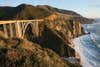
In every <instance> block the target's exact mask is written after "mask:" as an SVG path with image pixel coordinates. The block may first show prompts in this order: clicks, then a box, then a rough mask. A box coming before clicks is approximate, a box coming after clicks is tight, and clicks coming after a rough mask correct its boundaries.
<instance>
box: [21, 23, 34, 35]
mask: <svg viewBox="0 0 100 67" xmlns="http://www.w3.org/2000/svg"><path fill="white" fill-rule="evenodd" d="M33 24H34V23H32V22H29V23H26V24H25V25H24V26H23V27H24V28H23V30H22V36H23V37H25V32H26V31H27V28H28V27H31V32H33V31H32V29H33ZM29 31H30V30H29Z"/></svg>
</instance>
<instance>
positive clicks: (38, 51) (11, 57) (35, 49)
mask: <svg viewBox="0 0 100 67" xmlns="http://www.w3.org/2000/svg"><path fill="white" fill-rule="evenodd" d="M73 66H74V67H81V66H80V65H79V64H72V63H70V62H68V61H64V60H63V59H61V57H60V56H59V55H57V54H56V53H55V52H53V51H52V50H51V49H48V48H42V47H40V46H39V45H38V44H36V43H32V42H30V41H27V40H22V39H19V38H10V39H6V38H4V37H2V36H0V67H73Z"/></svg>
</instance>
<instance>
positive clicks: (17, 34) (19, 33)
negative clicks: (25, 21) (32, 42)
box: [15, 22, 23, 38]
mask: <svg viewBox="0 0 100 67" xmlns="http://www.w3.org/2000/svg"><path fill="white" fill-rule="evenodd" d="M15 28H16V36H17V37H19V38H23V37H22V29H21V23H19V22H17V23H15Z"/></svg>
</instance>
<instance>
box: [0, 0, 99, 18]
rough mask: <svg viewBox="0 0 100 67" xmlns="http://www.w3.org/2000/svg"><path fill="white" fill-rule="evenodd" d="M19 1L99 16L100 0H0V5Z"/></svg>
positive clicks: (19, 2)
mask: <svg viewBox="0 0 100 67" xmlns="http://www.w3.org/2000/svg"><path fill="white" fill-rule="evenodd" d="M21 3H27V4H32V5H51V6H54V7H57V8H61V9H67V10H73V11H75V12H78V13H79V14H81V15H83V16H85V17H90V18H100V0H0V6H17V5H19V4H21Z"/></svg>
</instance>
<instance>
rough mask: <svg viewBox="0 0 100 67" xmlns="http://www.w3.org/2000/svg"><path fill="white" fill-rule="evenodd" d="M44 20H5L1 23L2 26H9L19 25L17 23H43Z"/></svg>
mask: <svg viewBox="0 0 100 67" xmlns="http://www.w3.org/2000/svg"><path fill="white" fill-rule="evenodd" d="M41 21H43V19H35V20H7V21H6V20H4V21H0V24H9V23H17V22H26V23H27V22H41Z"/></svg>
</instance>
